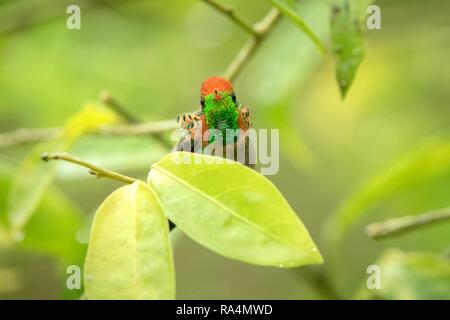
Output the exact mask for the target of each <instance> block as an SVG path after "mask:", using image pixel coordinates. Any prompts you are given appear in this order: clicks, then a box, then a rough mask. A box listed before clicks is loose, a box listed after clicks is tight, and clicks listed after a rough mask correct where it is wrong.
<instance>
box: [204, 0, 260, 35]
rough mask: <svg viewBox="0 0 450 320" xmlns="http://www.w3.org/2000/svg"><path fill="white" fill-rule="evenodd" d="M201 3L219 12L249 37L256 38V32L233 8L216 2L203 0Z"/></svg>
mask: <svg viewBox="0 0 450 320" xmlns="http://www.w3.org/2000/svg"><path fill="white" fill-rule="evenodd" d="M203 2H205V3H207V4H209V5H210V6H211V7H213V8H214V9H216V10H217V11H220V12H221V13H223V14H224V15H226V16H227V17H228V18H230V19H231V20H232V21H233V22H235V23H236V24H237V25H238V26H240V27H241V28H242V29H243V30H245V31H246V32H248V33H250V34H251V35H254V36H257V35H258V32H257V31H256V30H255V28H254V27H253V26H252V25H251V24H250V23H249V22H247V21H246V20H245V19H244V18H242V17H241V16H240V15H239V14H238V13H236V11H235V10H234V8H232V7H229V6H225V5H223V4H221V3H218V2H217V1H216V0H203Z"/></svg>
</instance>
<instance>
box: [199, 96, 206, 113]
mask: <svg viewBox="0 0 450 320" xmlns="http://www.w3.org/2000/svg"><path fill="white" fill-rule="evenodd" d="M200 104H201V105H202V110H203V108H204V107H205V98H204V97H200Z"/></svg>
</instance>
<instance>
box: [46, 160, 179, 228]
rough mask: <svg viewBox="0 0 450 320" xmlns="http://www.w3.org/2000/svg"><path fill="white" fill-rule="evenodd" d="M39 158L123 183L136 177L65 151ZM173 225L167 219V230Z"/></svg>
mask: <svg viewBox="0 0 450 320" xmlns="http://www.w3.org/2000/svg"><path fill="white" fill-rule="evenodd" d="M41 159H42V160H44V161H50V160H63V161H67V162H70V163H73V164H76V165H79V166H82V167H85V168H87V169H89V173H90V174H92V175H95V176H96V177H97V178H109V179H112V180H116V181H120V182H123V183H125V184H131V183H133V182H135V181H136V180H137V179H134V178H131V177H128V176H125V175H123V174H120V173H117V172H114V171H111V170H107V169H103V168H100V167H98V166H96V165H95V164H92V163H89V162H87V161H84V160H81V159H79V158H77V157H75V156H72V155H71V154H69V153H66V152H61V153H53V154H49V153H47V152H45V153H43V154H42V155H41ZM175 227H176V225H175V224H174V223H173V222H172V221H170V220H169V230H170V231H172V230H173V229H174V228H175Z"/></svg>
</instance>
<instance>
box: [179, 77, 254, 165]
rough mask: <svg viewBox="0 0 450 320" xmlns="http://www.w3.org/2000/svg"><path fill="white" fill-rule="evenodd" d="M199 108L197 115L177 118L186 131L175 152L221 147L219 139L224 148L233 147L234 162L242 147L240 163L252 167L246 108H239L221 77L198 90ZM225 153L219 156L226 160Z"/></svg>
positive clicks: (249, 118)
mask: <svg viewBox="0 0 450 320" xmlns="http://www.w3.org/2000/svg"><path fill="white" fill-rule="evenodd" d="M200 105H201V109H200V110H199V111H197V112H195V113H185V114H181V115H179V116H178V118H177V122H179V123H180V124H181V128H183V129H185V135H184V136H183V137H182V138H181V140H180V141H179V142H178V144H177V146H176V147H175V151H181V150H184V151H190V152H200V153H201V152H202V150H203V149H204V148H205V147H207V146H208V145H210V144H213V143H220V141H219V139H218V137H220V138H221V139H222V144H223V146H225V147H230V146H231V145H233V146H234V152H233V153H234V160H237V161H240V159H238V157H237V155H236V152H237V150H238V148H239V147H241V146H242V147H243V146H244V145H243V144H245V161H241V162H243V163H244V164H246V165H248V166H251V167H253V165H254V163H252V161H250V159H251V156H250V155H251V153H252V152H253V146H252V145H251V143H250V142H249V138H248V136H247V135H246V134H245V133H246V132H247V130H248V129H250V128H251V127H252V122H251V117H250V111H249V108H248V107H247V106H243V105H241V104H239V102H238V100H237V98H236V93H235V92H234V89H233V86H232V84H231V83H230V82H229V81H228V80H226V79H224V78H221V77H211V78H208V79H206V80H205V81H204V82H203V83H202V85H201V87H200ZM230 132H234V134H230ZM226 149H227V148H223V154H222V155H220V156H223V157H225V151H226ZM241 160H242V159H241Z"/></svg>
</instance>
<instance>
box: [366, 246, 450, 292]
mask: <svg viewBox="0 0 450 320" xmlns="http://www.w3.org/2000/svg"><path fill="white" fill-rule="evenodd" d="M376 265H378V266H379V267H380V271H381V288H380V289H379V290H370V291H369V290H367V289H362V290H361V292H360V298H370V299H374V298H377V299H388V300H405V299H407V300H425V299H437V300H448V299H450V261H449V260H448V258H447V259H446V258H443V257H439V256H436V255H434V254H430V253H416V252H414V253H404V252H401V251H399V250H393V249H390V250H387V251H386V252H385V253H384V254H383V255H382V256H381V258H380V259H379V260H378V261H377V262H376Z"/></svg>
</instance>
